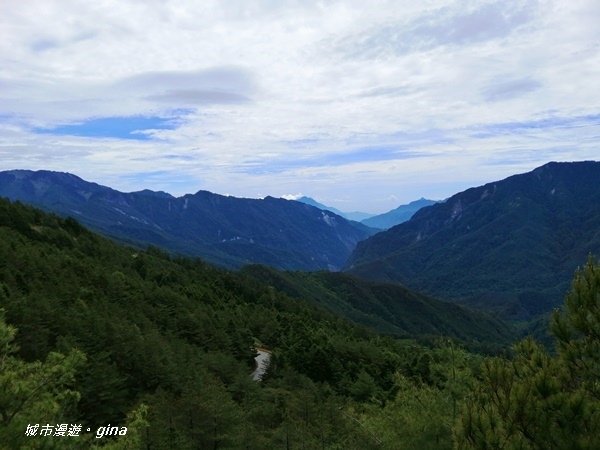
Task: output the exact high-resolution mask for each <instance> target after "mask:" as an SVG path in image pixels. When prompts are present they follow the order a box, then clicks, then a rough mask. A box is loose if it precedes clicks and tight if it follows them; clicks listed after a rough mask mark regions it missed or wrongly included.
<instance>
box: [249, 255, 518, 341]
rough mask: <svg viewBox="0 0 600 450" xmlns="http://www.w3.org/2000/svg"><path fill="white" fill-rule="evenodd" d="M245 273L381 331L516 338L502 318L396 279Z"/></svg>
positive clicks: (476, 338)
mask: <svg viewBox="0 0 600 450" xmlns="http://www.w3.org/2000/svg"><path fill="white" fill-rule="evenodd" d="M243 273H245V274H247V275H251V276H252V277H254V278H256V279H257V280H259V281H261V282H262V283H265V284H268V285H270V286H273V287H274V288H275V289H276V290H277V291H279V292H284V293H286V294H288V295H289V296H290V297H294V298H297V299H302V300H308V301H311V302H312V303H314V304H316V305H319V306H322V307H325V308H327V309H329V310H330V311H332V312H334V313H336V314H337V315H340V316H342V317H345V318H347V319H350V320H352V321H353V322H356V323H359V324H362V325H365V326H368V327H370V328H372V329H374V330H377V331H379V332H382V333H389V334H393V335H396V336H411V337H416V336H418V337H427V336H447V337H452V338H455V339H459V340H462V341H463V342H465V343H469V344H471V345H475V346H476V347H485V348H494V347H498V346H501V345H505V344H506V343H508V342H510V341H511V339H512V338H514V335H513V330H511V329H510V328H509V327H508V326H507V325H506V324H504V323H503V322H501V321H499V320H496V319H493V318H492V317H490V316H487V315H486V314H483V313H478V312H474V311H470V310H468V309H466V308H463V307H460V306H458V305H454V304H452V303H447V302H443V301H439V300H436V299H433V298H431V297H427V296H425V295H421V294H418V293H416V292H413V291H410V290H409V289H407V288H405V287H403V286H400V285H397V284H384V283H378V282H372V281H366V280H361V279H359V278H356V277H354V276H351V275H347V274H344V273H331V272H312V273H306V272H281V271H276V270H273V269H270V268H268V267H264V266H247V267H245V268H244V270H243Z"/></svg>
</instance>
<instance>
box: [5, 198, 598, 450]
mask: <svg viewBox="0 0 600 450" xmlns="http://www.w3.org/2000/svg"><path fill="white" fill-rule="evenodd" d="M598 273H600V269H598V266H596V265H594V264H593V263H592V262H590V264H588V267H587V268H586V271H585V272H584V273H582V274H581V275H580V276H579V277H578V281H577V282H576V284H575V285H574V289H573V293H572V294H571V296H570V297H569V299H568V301H567V308H566V311H565V312H564V313H563V314H562V315H557V316H555V319H554V320H553V332H554V334H555V335H556V336H557V338H558V345H557V349H558V353H557V355H554V356H550V355H548V354H546V353H545V352H544V351H543V350H542V349H541V348H540V347H539V346H536V345H535V344H534V343H532V342H530V341H526V342H525V343H523V344H520V345H519V346H517V347H516V349H515V352H516V357H515V358H513V359H507V357H500V356H497V357H494V358H486V357H483V356H481V355H478V354H475V353H470V352H467V351H465V350H464V349H462V348H461V347H460V346H459V345H457V344H456V342H453V341H450V340H447V339H439V340H438V341H437V342H435V343H433V344H432V345H427V346H425V345H422V344H417V343H416V342H415V341H413V340H409V339H404V340H399V339H392V338H390V337H387V338H386V337H381V336H378V335H376V334H374V333H372V332H369V331H367V330H365V329H363V328H361V327H359V326H356V325H352V324H350V323H349V322H346V321H345V320H342V319H339V318H336V317H335V316H334V315H332V314H331V313H328V312H325V311H323V310H320V309H317V308H315V307H313V306H310V305H308V304H307V303H306V302H304V301H302V300H300V299H291V298H289V297H288V296H286V295H285V294H283V293H280V292H279V291H277V290H276V289H274V288H273V287H269V286H266V285H264V284H262V283H260V282H259V281H257V280H255V279H253V278H251V277H250V276H247V275H245V274H236V273H230V272H226V271H222V270H218V269H215V268H213V267H210V266H207V265H205V264H203V263H201V262H198V261H192V260H189V259H172V258H169V257H168V256H167V255H165V254H163V253H161V252H159V251H157V250H154V249H149V250H148V251H138V250H135V249H131V248H127V247H122V246H118V245H116V244H114V243H113V242H111V241H109V240H106V239H104V238H101V237H99V236H97V235H95V234H93V233H90V232H89V231H87V230H85V229H84V228H82V227H81V226H80V225H79V224H78V223H77V222H75V221H73V220H71V219H67V220H64V219H61V218H58V217H56V216H50V215H47V214H44V213H42V212H40V211H38V210H34V209H32V208H29V207H25V206H23V205H20V204H10V203H8V202H7V201H0V308H2V310H3V312H2V314H0V449H2V450H13V449H21V448H23V449H25V448H27V449H38V448H39V449H41V448H43V449H52V448H61V449H62V448H77V449H88V448H107V449H148V448H151V449H196V448H201V449H277V448H280V449H323V448H325V449H390V450H396V449H404V448H407V449H413V448H415V449H417V448H418V449H450V448H452V447H455V448H490V445H488V443H490V444H494V443H498V442H507V443H509V444H510V445H509V447H508V448H523V449H537V448H557V449H559V448H565V447H564V446H561V445H563V444H564V443H566V442H568V443H570V444H571V443H574V446H572V447H570V448H581V449H584V448H585V449H593V448H597V447H594V445H595V443H596V441H595V438H596V436H597V434H598V431H600V430H598V429H597V424H598V423H600V421H598V411H599V410H600V406H599V402H598V400H597V399H598V392H597V391H598V389H597V387H598V386H597V384H598V383H597V380H598V376H599V374H600V372H599V371H598V367H600V362H599V356H598V355H600V346H599V345H600V344H599V342H600V340H599V339H598V336H599V335H600V332H599V331H598V323H599V322H600V316H599V312H598V311H600V309H599V308H598V303H599V302H600V281H599V280H600V277H599V276H598ZM259 344H260V345H261V346H266V347H268V348H269V349H271V351H272V354H273V358H272V364H271V366H270V369H269V371H268V373H267V376H266V377H265V378H264V380H263V381H262V382H254V381H252V380H251V378H250V376H249V375H250V372H251V371H252V369H253V366H252V358H253V356H254V351H253V350H252V348H253V347H255V346H257V345H259ZM31 424H40V425H45V424H47V425H52V426H57V427H58V424H80V425H81V426H82V432H81V435H80V436H79V437H69V438H67V437H60V436H40V435H39V434H38V435H36V436H27V435H26V431H27V426H28V425H31ZM55 424H56V425H55ZM109 424H112V425H113V426H114V425H118V426H120V427H122V426H127V428H128V429H127V434H126V435H125V436H119V437H116V438H115V437H110V436H104V437H103V438H96V437H95V431H96V430H98V429H99V427H105V426H108V425H109ZM88 428H89V429H90V430H91V431H90V432H87V431H86V430H87V429H88ZM96 432H97V431H96Z"/></svg>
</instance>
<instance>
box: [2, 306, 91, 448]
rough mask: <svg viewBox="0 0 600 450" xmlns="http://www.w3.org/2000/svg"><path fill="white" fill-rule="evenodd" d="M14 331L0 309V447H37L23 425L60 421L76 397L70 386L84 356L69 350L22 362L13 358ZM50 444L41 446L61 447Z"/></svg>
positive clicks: (77, 395) (15, 349)
mask: <svg viewBox="0 0 600 450" xmlns="http://www.w3.org/2000/svg"><path fill="white" fill-rule="evenodd" d="M15 334H16V330H15V328H14V327H12V326H10V325H7V324H6V322H5V320H4V314H3V311H2V310H0V449H7V450H8V449H16V448H41V446H42V443H41V442H40V441H39V440H36V438H32V437H27V436H25V430H26V428H27V425H28V424H32V425H33V424H34V423H37V424H40V423H42V424H46V423H49V424H56V423H63V422H64V420H63V419H65V420H66V418H68V417H69V412H70V411H71V409H72V408H73V407H74V405H75V404H76V402H77V400H78V399H79V393H78V392H76V391H75V390H73V389H72V388H73V386H74V384H75V383H74V374H75V371H76V369H77V368H78V367H79V366H81V364H82V363H83V361H84V360H85V357H84V355H83V354H82V353H81V352H80V351H77V350H72V351H71V352H70V353H69V354H68V355H63V354H60V353H55V352H51V353H49V354H48V356H47V357H46V360H45V361H44V362H40V361H36V362H25V361H23V360H21V359H20V358H17V357H15V354H16V352H17V350H18V348H17V346H16V345H15V343H14V338H15ZM46 444H47V443H46ZM54 444H55V445H56V446H54V445H52V446H51V445H46V446H44V448H65V447H64V446H61V445H58V444H59V443H58V442H54Z"/></svg>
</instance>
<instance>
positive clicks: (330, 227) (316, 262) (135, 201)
mask: <svg viewBox="0 0 600 450" xmlns="http://www.w3.org/2000/svg"><path fill="white" fill-rule="evenodd" d="M0 196H2V197H7V198H9V199H11V200H19V201H22V202H24V203H29V204H32V205H34V206H38V207H41V208H42V209H45V210H49V211H52V212H55V213H57V214H60V215H63V216H73V217H74V218H76V219H77V220H79V221H81V222H82V223H84V224H85V225H87V226H89V227H91V228H92V229H95V230H97V231H99V232H102V233H104V234H106V235H108V236H111V237H113V238H116V239H119V240H122V241H125V242H130V243H135V244H140V245H144V246H145V245H148V244H152V245H156V246H158V247H162V248H164V249H167V250H170V251H174V252H178V253H182V254H185V255H189V256H199V257H202V258H204V259H206V260H208V261H210V262H213V263H216V264H219V265H222V266H226V267H241V266H243V265H245V264H248V263H260V264H266V265H269V266H273V267H277V268H283V269H298V270H317V269H333V270H335V269H339V268H340V267H341V266H342V265H343V263H344V261H345V260H346V259H347V257H348V256H349V255H350V252H351V251H352V250H353V249H354V247H355V245H356V243H357V242H359V241H360V240H362V239H365V238H366V237H368V236H369V235H370V234H372V233H373V231H372V230H370V229H369V228H368V227H366V226H364V225H362V224H360V223H357V222H350V221H348V220H346V219H344V218H343V217H340V216H339V215H336V214H334V213H327V212H324V211H321V210H319V209H317V208H314V207H312V206H309V205H305V204H303V203H300V202H295V201H288V200H284V199H276V198H273V197H266V198H265V199H260V200H259V199H244V198H236V197H226V196H222V195H218V194H213V193H211V192H207V191H199V192H197V193H196V194H187V195H184V196H182V197H177V198H176V197H173V196H172V195H170V194H167V193H165V192H154V191H150V190H143V191H139V192H131V193H123V192H119V191H116V190H114V189H111V188H108V187H105V186H101V185H99V184H96V183H90V182H87V181H84V180H82V179H81V178H79V177H77V176H75V175H72V174H68V173H62V172H50V171H37V172H33V171H27V170H11V171H5V172H0Z"/></svg>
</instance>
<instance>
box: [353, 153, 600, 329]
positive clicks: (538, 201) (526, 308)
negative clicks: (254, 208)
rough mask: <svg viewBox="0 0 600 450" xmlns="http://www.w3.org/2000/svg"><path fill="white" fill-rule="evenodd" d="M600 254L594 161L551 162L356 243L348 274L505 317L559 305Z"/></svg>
mask: <svg viewBox="0 0 600 450" xmlns="http://www.w3.org/2000/svg"><path fill="white" fill-rule="evenodd" d="M589 253H594V254H596V255H598V254H600V162H594V161H585V162H573V163H555V162H553V163H548V164H546V165H544V166H541V167H539V168H537V169H535V170H533V171H531V172H528V173H524V174H520V175H514V176H511V177H509V178H506V179H504V180H501V181H497V182H493V183H488V184H486V185H483V186H480V187H476V188H471V189H468V190H466V191H464V192H461V193H458V194H456V195H454V196H452V197H450V198H449V199H447V200H446V201H445V202H443V203H438V204H436V205H432V206H430V207H428V208H424V209H421V210H420V211H419V212H417V213H416V214H415V215H414V216H413V218H412V219H411V220H409V221H408V222H405V223H402V224H400V225H397V226H395V227H393V228H391V229H389V230H387V231H384V232H381V233H378V234H377V235H375V236H372V237H371V238H369V239H367V240H365V241H363V242H361V243H359V244H358V246H357V248H356V250H355V251H354V252H353V254H352V256H351V257H350V258H349V260H348V263H347V266H346V269H347V270H348V271H349V272H350V273H353V274H355V275H358V276H361V277H365V278H369V279H375V280H383V281H396V282H400V283H403V284H405V285H406V286H408V287H410V288H413V289H417V290H419V291H421V292H425V293H428V294H431V295H435V296H437V297H441V298H444V299H454V300H458V301H463V302H467V303H468V304H470V305H475V306H478V307H481V308H483V309H487V310H493V311H496V312H499V313H501V314H503V315H504V316H505V317H511V318H529V317H532V316H536V315H539V314H541V313H543V312H545V311H548V310H550V309H551V308H553V307H554V306H556V305H558V304H559V303H560V302H561V301H562V299H563V296H564V294H565V292H566V291H567V289H568V287H569V283H570V280H571V279H572V276H573V271H574V270H575V268H576V267H577V266H578V265H580V264H582V262H583V261H585V259H586V257H587V255H588V254H589Z"/></svg>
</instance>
